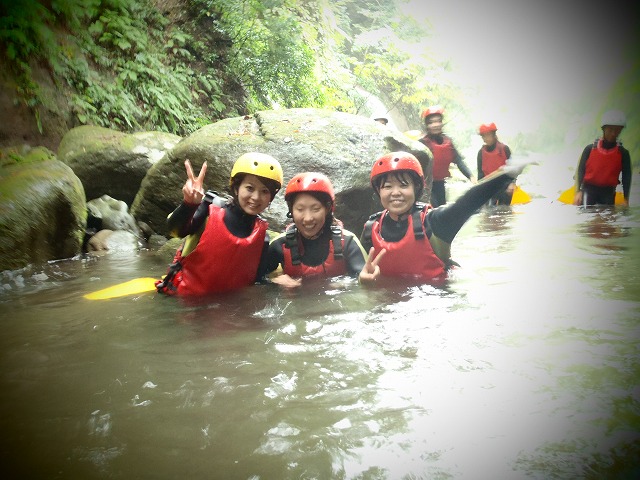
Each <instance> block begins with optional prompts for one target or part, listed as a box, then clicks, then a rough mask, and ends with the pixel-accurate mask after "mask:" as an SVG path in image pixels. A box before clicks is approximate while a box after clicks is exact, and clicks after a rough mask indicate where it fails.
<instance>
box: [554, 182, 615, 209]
mask: <svg viewBox="0 0 640 480" xmlns="http://www.w3.org/2000/svg"><path fill="white" fill-rule="evenodd" d="M575 196H576V186H575V185H572V186H571V188H567V189H566V190H565V191H564V192H562V193H561V194H560V196H559V197H558V201H560V202H562V203H567V204H569V205H573V197H575ZM615 204H616V205H624V193H622V192H616V199H615Z"/></svg>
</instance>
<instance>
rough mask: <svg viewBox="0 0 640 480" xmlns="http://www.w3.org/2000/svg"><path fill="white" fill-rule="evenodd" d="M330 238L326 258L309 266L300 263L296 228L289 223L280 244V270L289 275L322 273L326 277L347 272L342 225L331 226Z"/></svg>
mask: <svg viewBox="0 0 640 480" xmlns="http://www.w3.org/2000/svg"><path fill="white" fill-rule="evenodd" d="M331 232H332V235H331V240H330V241H329V253H328V254H327V258H326V259H325V261H324V262H322V264H320V265H316V266H310V265H305V264H304V263H302V254H303V253H304V252H300V247H301V246H302V242H299V241H298V240H299V238H298V235H299V234H298V229H297V228H296V226H295V225H294V224H291V225H289V226H288V227H287V229H286V241H285V242H284V243H283V244H282V254H283V255H284V264H283V267H282V271H283V272H284V273H286V274H287V275H289V276H291V277H306V276H312V275H324V276H326V277H337V276H338V275H345V274H346V273H347V265H346V263H345V261H344V255H343V253H342V252H343V251H344V235H343V234H342V225H332V226H331Z"/></svg>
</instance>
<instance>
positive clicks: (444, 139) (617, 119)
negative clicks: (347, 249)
mask: <svg viewBox="0 0 640 480" xmlns="http://www.w3.org/2000/svg"><path fill="white" fill-rule="evenodd" d="M421 117H422V120H423V122H424V125H423V126H424V130H425V132H426V133H425V134H424V135H423V134H421V135H420V136H419V137H418V138H417V139H418V140H419V141H420V142H421V143H423V144H424V145H426V146H427V147H428V148H429V150H430V151H431V154H432V156H433V185H432V191H431V204H432V205H433V206H434V207H437V206H439V205H443V204H445V203H446V191H445V182H446V179H447V178H448V177H450V176H451V173H450V171H449V169H450V166H451V164H452V163H453V164H455V165H456V166H457V167H458V169H459V170H460V172H461V173H462V174H463V175H464V176H465V177H467V178H468V179H469V180H470V181H471V182H472V183H476V181H477V180H481V179H482V178H484V177H485V176H487V175H489V174H491V173H493V172H495V171H496V170H498V169H499V168H500V167H502V166H504V165H506V163H507V161H508V160H509V159H510V158H511V149H510V148H509V146H508V145H506V144H504V143H503V142H500V140H499V139H498V135H497V131H498V127H497V126H496V124H495V123H494V122H490V123H484V124H482V125H480V127H479V128H478V134H479V135H480V136H481V137H482V140H483V142H484V145H483V146H482V147H481V148H480V150H478V155H477V172H478V176H477V179H476V178H475V177H474V176H473V173H472V172H471V170H470V169H469V167H468V166H467V165H466V164H465V162H464V159H463V157H462V155H460V153H459V152H458V150H457V149H456V147H455V145H454V143H453V141H452V140H451V138H450V137H448V136H447V135H446V134H444V133H443V124H444V123H443V120H444V108H442V106H440V105H435V106H430V107H428V108H426V109H424V110H423V111H422V115H421ZM374 120H375V121H377V122H380V123H382V124H384V125H386V124H387V119H386V118H385V117H383V116H380V115H379V116H376V118H374ZM626 124H627V120H626V116H625V114H624V113H623V112H621V111H619V110H609V111H607V112H605V113H604V114H603V115H602V118H601V122H600V127H601V129H602V137H601V138H599V139H596V140H595V141H594V142H593V143H592V144H589V145H587V146H586V147H585V149H584V151H583V152H582V155H581V157H580V161H579V164H578V167H577V170H576V174H575V176H574V179H575V196H574V198H573V203H574V205H588V206H591V205H614V203H615V191H616V187H617V185H618V184H620V183H621V184H622V190H623V196H624V201H623V202H622V203H623V204H625V205H628V204H629V191H630V188H631V159H630V155H629V151H628V150H627V149H626V148H624V147H623V146H622V144H621V143H620V142H619V141H618V136H619V135H620V133H621V132H622V129H623V128H624V127H625V126H626ZM620 177H622V178H621V179H620ZM515 190H516V183H515V181H514V182H512V183H510V184H509V185H507V186H506V187H505V189H504V190H502V191H500V192H498V193H496V195H494V196H493V197H492V198H491V199H490V201H489V203H490V204H492V205H509V204H511V201H512V198H513V194H514V192H515Z"/></svg>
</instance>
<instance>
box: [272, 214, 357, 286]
mask: <svg viewBox="0 0 640 480" xmlns="http://www.w3.org/2000/svg"><path fill="white" fill-rule="evenodd" d="M342 234H343V236H344V250H343V253H342V254H343V256H344V261H345V267H346V269H347V274H348V275H349V276H351V277H357V276H358V275H359V274H360V271H361V270H362V269H363V268H364V265H365V263H366V257H365V252H364V250H363V249H362V246H361V245H360V242H359V240H358V238H357V237H355V236H354V234H353V233H351V232H350V231H348V230H344V229H343V230H342ZM331 238H332V232H331V229H330V228H327V227H326V226H325V228H324V230H323V232H322V234H321V235H320V236H319V237H318V238H315V239H313V240H310V239H308V238H304V237H303V236H302V235H298V241H299V242H301V246H300V248H299V251H300V253H301V262H302V264H304V265H307V266H311V267H315V266H318V265H322V264H323V263H324V262H325V261H326V260H327V257H328V255H329V241H330V240H331ZM286 241H287V239H286V235H285V234H284V233H283V234H281V235H280V236H278V237H276V238H275V239H274V240H273V241H272V242H271V245H269V254H268V259H267V264H266V271H267V272H272V271H274V270H276V269H277V268H278V266H279V265H281V266H283V267H284V253H283V250H282V248H283V245H284V244H285V243H286Z"/></svg>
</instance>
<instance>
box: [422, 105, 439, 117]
mask: <svg viewBox="0 0 640 480" xmlns="http://www.w3.org/2000/svg"><path fill="white" fill-rule="evenodd" d="M430 115H444V108H442V106H441V105H433V106H431V107H427V108H425V109H424V110H423V111H422V114H421V115H420V118H423V119H424V118H427V117H428V116H430Z"/></svg>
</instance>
